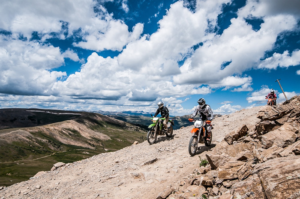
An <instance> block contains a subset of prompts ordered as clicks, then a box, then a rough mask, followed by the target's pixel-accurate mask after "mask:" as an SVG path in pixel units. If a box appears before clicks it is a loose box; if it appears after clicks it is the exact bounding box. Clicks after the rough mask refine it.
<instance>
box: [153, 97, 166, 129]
mask: <svg viewBox="0 0 300 199" xmlns="http://www.w3.org/2000/svg"><path fill="white" fill-rule="evenodd" d="M157 105H158V109H157V111H156V113H155V115H154V117H156V116H157V115H158V114H159V113H160V115H161V117H164V118H165V120H164V122H163V124H164V128H165V131H166V130H168V125H167V124H168V121H169V109H168V108H167V107H165V106H164V103H163V102H158V103H157Z"/></svg>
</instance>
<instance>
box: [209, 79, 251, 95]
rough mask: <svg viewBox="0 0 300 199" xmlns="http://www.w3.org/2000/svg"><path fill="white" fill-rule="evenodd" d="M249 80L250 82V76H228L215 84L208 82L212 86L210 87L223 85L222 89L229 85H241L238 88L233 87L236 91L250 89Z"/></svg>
mask: <svg viewBox="0 0 300 199" xmlns="http://www.w3.org/2000/svg"><path fill="white" fill-rule="evenodd" d="M251 82H252V78H251V77H236V76H228V77H225V78H224V79H222V80H221V81H219V82H217V83H215V84H210V87H212V88H218V87H225V88H224V89H223V90H228V89H229V88H231V87H238V86H242V87H240V88H236V89H234V90H233V91H236V92H239V91H249V90H251V89H252V88H251V87H250V85H251Z"/></svg>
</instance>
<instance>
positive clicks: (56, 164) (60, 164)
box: [51, 162, 66, 171]
mask: <svg viewBox="0 0 300 199" xmlns="http://www.w3.org/2000/svg"><path fill="white" fill-rule="evenodd" d="M65 165H66V164H65V163H63V162H57V163H55V164H54V165H53V167H52V168H51V171H54V170H56V169H58V168H60V167H63V166H65Z"/></svg>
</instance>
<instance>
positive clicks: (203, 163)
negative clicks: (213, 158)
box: [199, 156, 208, 167]
mask: <svg viewBox="0 0 300 199" xmlns="http://www.w3.org/2000/svg"><path fill="white" fill-rule="evenodd" d="M199 158H200V164H199V166H200V167H202V166H203V167H205V166H206V165H207V164H208V161H207V160H205V159H204V160H202V159H201V157H200V156H199Z"/></svg>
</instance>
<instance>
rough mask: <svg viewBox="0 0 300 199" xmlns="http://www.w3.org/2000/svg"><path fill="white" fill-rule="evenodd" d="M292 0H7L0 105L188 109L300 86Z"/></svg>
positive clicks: (2, 17)
mask: <svg viewBox="0 0 300 199" xmlns="http://www.w3.org/2000/svg"><path fill="white" fill-rule="evenodd" d="M299 66H300V2H299V1H295V0H273V1H269V0H259V1H257V0H217V1H211V0H190V1H187V0H183V1H177V0H165V1H158V0H151V1H150V0H148V1H145V0H140V1H136V0H135V1H134V0H85V1H82V0H65V1H61V2H59V3H57V2H49V1H40V0H22V1H21V0H12V1H3V2H1V7H0V108H8V107H9V108H11V107H15V108H33V107H34V108H51V109H53V108H55V109H68V110H85V111H97V110H104V111H146V112H154V111H155V109H156V107H157V105H156V104H157V102H158V101H160V100H162V101H163V102H165V104H167V106H168V107H169V109H170V110H171V114H172V115H185V114H190V113H191V112H192V111H193V108H194V107H195V106H196V105H197V100H198V99H199V98H200V97H203V98H205V99H206V101H207V103H208V104H210V105H211V107H212V109H213V110H214V112H215V113H220V114H228V113H231V112H234V111H237V110H240V109H243V108H248V107H252V106H261V105H264V104H265V103H266V101H265V100H264V96H265V95H266V94H267V93H268V92H270V89H272V88H273V89H274V90H275V91H276V92H277V94H278V95H279V101H280V102H282V101H284V97H283V94H282V93H281V90H280V87H279V86H278V84H277V83H276V82H275V80H276V79H281V84H282V86H283V88H284V90H285V91H286V95H287V96H288V98H290V97H292V96H294V95H297V94H298V95H299V94H300V89H299V83H300V67H299Z"/></svg>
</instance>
